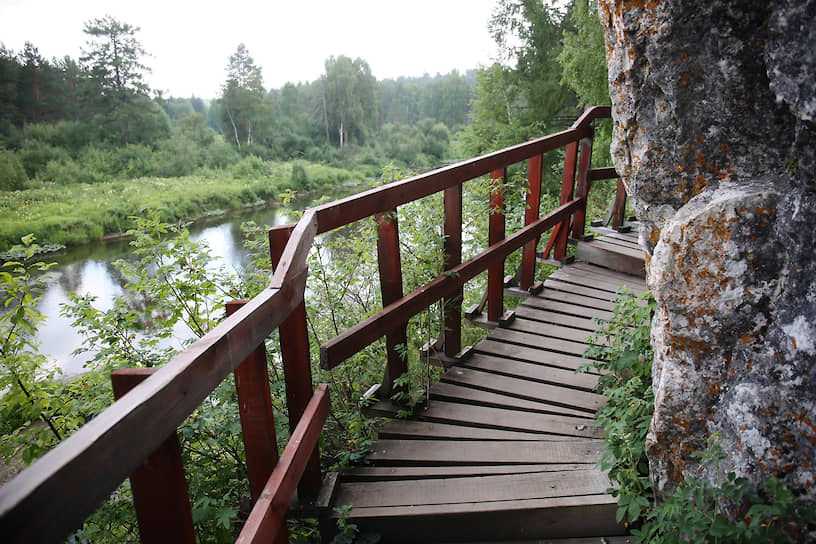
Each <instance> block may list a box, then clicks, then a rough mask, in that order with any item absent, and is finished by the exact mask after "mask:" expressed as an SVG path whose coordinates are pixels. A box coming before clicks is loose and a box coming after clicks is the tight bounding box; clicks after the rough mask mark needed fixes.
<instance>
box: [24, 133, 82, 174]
mask: <svg viewBox="0 0 816 544" xmlns="http://www.w3.org/2000/svg"><path fill="white" fill-rule="evenodd" d="M20 156H21V161H22V163H23V168H25V171H26V174H27V175H28V177H29V178H35V177H37V174H39V172H40V171H41V170H43V169H44V168H45V165H46V164H48V163H49V162H51V161H59V160H64V161H67V160H70V159H71V157H70V156H69V155H68V152H67V151H65V149H62V148H58V147H53V146H50V145H48V144H45V143H42V142H38V141H32V142H30V143H29V146H28V149H26V150H23V151H22V152H21V153H20Z"/></svg>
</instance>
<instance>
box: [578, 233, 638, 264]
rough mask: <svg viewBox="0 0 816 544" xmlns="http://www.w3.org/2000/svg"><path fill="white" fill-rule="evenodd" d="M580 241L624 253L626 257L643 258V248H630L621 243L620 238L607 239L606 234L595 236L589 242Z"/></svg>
mask: <svg viewBox="0 0 816 544" xmlns="http://www.w3.org/2000/svg"><path fill="white" fill-rule="evenodd" d="M582 243H584V244H586V245H588V246H594V247H599V248H602V249H605V250H607V251H611V252H613V253H620V254H621V255H626V256H627V257H632V258H633V259H640V260H644V257H643V250H642V249H640V247H638V248H632V247H631V246H630V245H628V244H625V243H621V242H620V240H607V238H606V236H603V237H600V238H595V239H594V240H592V241H591V242H582Z"/></svg>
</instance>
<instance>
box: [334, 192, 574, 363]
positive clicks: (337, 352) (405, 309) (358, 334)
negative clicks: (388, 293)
mask: <svg viewBox="0 0 816 544" xmlns="http://www.w3.org/2000/svg"><path fill="white" fill-rule="evenodd" d="M582 203H583V201H582V200H580V199H576V200H573V201H571V202H569V203H567V204H564V205H563V206H560V207H559V208H557V209H555V210H553V211H552V212H550V213H549V214H547V215H546V216H544V217H542V218H541V219H539V220H538V221H536V222H535V223H533V224H531V225H528V226H526V227H524V228H522V229H520V230H519V231H517V232H516V233H514V234H513V235H511V236H509V237H507V238H505V239H504V240H503V241H501V242H499V243H497V244H495V245H493V246H490V247H489V248H488V249H486V250H484V251H482V252H481V253H479V254H478V255H476V256H475V257H473V258H471V259H468V260H467V261H465V262H464V263H462V264H460V265H459V266H457V267H455V268H453V269H451V270H448V271H446V272H445V273H443V274H442V275H441V276H439V277H437V278H436V279H434V280H431V281H430V282H428V283H426V284H425V285H423V286H422V287H420V288H419V289H417V290H416V291H414V292H413V293H410V294H408V295H406V296H404V297H403V298H402V299H400V300H399V301H397V302H394V303H393V304H389V305H388V306H386V307H385V308H383V309H382V310H380V311H379V312H377V313H375V314H374V315H372V316H371V317H369V318H368V319H366V320H365V321H363V322H362V323H359V324H357V325H356V326H354V327H352V328H350V329H348V330H347V331H345V332H344V333H342V334H340V335H339V336H336V337H334V338H333V339H331V340H329V341H328V342H326V343H325V344H323V345H322V346H320V366H321V368H323V369H325V370H329V369H332V368H334V367H335V366H337V365H338V364H340V363H341V362H343V361H345V360H346V359H347V358H349V357H350V356H352V355H354V354H355V353H357V352H358V351H360V349H362V348H364V347H365V346H367V345H369V344H370V343H371V342H373V341H374V340H376V339H377V338H379V337H381V336H382V334H383V331H385V330H388V329H390V328H391V327H393V326H394V325H396V324H397V323H398V322H400V321H401V320H403V319H406V318H407V317H411V316H413V315H416V314H418V313H419V312H421V311H422V310H424V309H425V308H427V307H428V306H429V305H431V304H433V303H434V302H436V301H437V300H439V299H441V298H442V297H445V296H448V295H450V293H452V292H453V291H454V290H456V289H457V288H459V287H461V286H462V285H464V284H465V283H466V282H467V281H468V280H471V279H473V278H474V277H476V276H477V275H479V274H480V273H482V272H483V271H484V270H485V269H486V268H487V267H488V266H490V265H491V264H496V263H497V262H501V261H502V260H503V259H504V258H505V257H506V256H508V255H510V254H511V253H512V252H514V251H515V250H517V249H519V248H520V247H522V246H523V245H524V244H525V243H526V242H528V241H530V240H533V239H535V238H536V237H537V236H540V235H541V234H543V233H544V232H546V231H547V230H549V229H550V228H552V227H553V226H554V225H555V224H557V223H559V222H561V221H563V220H564V219H565V218H568V217H569V216H570V215H571V214H572V213H574V212H575V210H577V209H578V208H579V207H580V206H581V204H582Z"/></svg>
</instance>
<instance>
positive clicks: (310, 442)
mask: <svg viewBox="0 0 816 544" xmlns="http://www.w3.org/2000/svg"><path fill="white" fill-rule="evenodd" d="M328 413H329V389H328V386H326V384H320V385H319V386H318V387H317V390H316V391H315V392H314V395H313V396H312V398H311V399H310V400H309V403H308V405H307V406H306V409H305V410H304V411H303V418H302V419H301V421H300V423H299V424H298V426H297V427H296V428H295V429H294V430H293V431H292V437H291V438H290V439H289V443H288V444H287V445H286V449H284V450H283V454H282V455H281V458H280V462H279V463H278V465H277V466H276V467H275V470H273V471H272V474H271V475H270V476H269V480H268V481H267V482H266V486H264V490H263V493H261V497H260V499H258V502H256V503H255V506H254V507H253V508H252V512H250V514H249V518H248V519H247V521H246V523H245V524H244V527H243V529H242V530H241V534H240V535H238V540H236V544H261V543H267V542H280V540H278V539H279V538H280V535H281V531H283V530H285V529H286V513H287V512H288V510H289V501H290V499H291V498H292V495H293V493H294V492H295V486H297V484H298V480H299V479H300V478H301V474H303V475H304V476H305V473H304V471H305V470H306V469H307V467H308V460H309V459H311V458H312V457H313V455H310V454H309V452H310V451H312V452H316V451H317V442H318V440H319V438H320V430H321V428H322V427H323V422H324V421H325V420H326V416H327V415H328Z"/></svg>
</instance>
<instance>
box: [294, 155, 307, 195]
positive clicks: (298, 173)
mask: <svg viewBox="0 0 816 544" xmlns="http://www.w3.org/2000/svg"><path fill="white" fill-rule="evenodd" d="M290 181H291V182H292V185H294V187H295V190H297V191H308V190H309V189H310V187H311V185H310V183H309V176H308V175H307V174H306V169H305V168H304V167H303V165H302V164H301V163H300V162H294V163H292V175H291V177H290Z"/></svg>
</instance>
